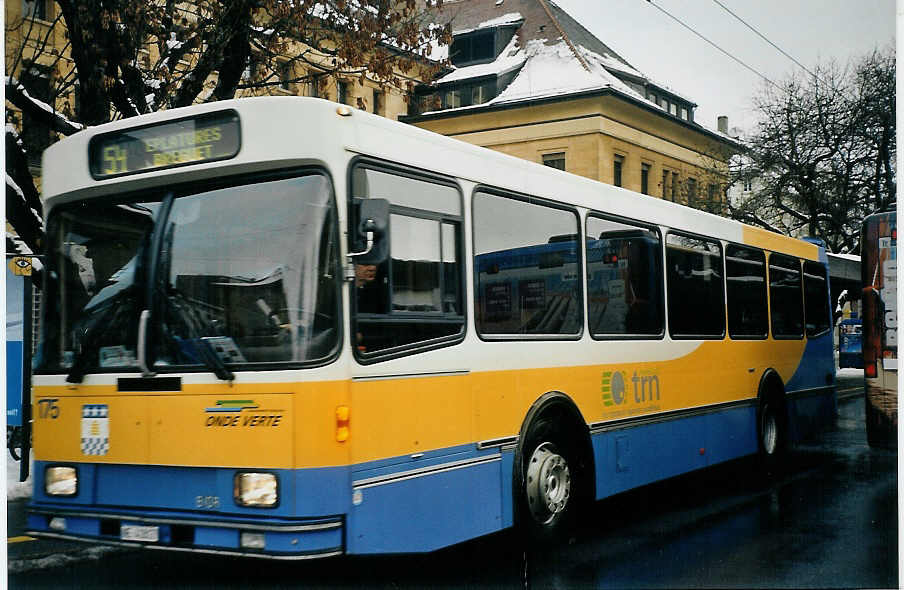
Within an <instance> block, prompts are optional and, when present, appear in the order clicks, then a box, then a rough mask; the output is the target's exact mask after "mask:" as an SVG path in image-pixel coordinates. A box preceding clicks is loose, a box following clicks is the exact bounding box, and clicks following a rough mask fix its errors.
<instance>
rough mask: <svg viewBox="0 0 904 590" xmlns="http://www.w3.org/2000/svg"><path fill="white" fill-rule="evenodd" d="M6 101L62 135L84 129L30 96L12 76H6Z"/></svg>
mask: <svg viewBox="0 0 904 590" xmlns="http://www.w3.org/2000/svg"><path fill="white" fill-rule="evenodd" d="M6 100H8V101H10V102H11V103H13V104H14V105H16V106H17V107H19V108H20V109H22V111H23V112H25V113H28V114H29V115H30V116H33V117H35V118H37V119H40V120H43V121H45V122H46V123H47V124H48V125H50V127H51V128H52V129H53V130H54V131H58V132H59V133H62V134H63V135H72V134H73V133H76V132H78V131H81V130H82V129H84V128H85V126H84V125H82V124H81V123H76V122H75V121H72V120H70V119H68V118H67V117H65V116H64V115H63V114H62V113H60V112H59V111H57V110H56V109H54V108H53V107H52V106H50V105H49V104H47V103H46V102H44V101H42V100H38V99H37V98H35V97H33V96H31V95H30V94H29V93H28V90H26V88H25V86H23V85H22V83H21V82H19V81H18V80H16V79H15V78H13V77H12V76H6Z"/></svg>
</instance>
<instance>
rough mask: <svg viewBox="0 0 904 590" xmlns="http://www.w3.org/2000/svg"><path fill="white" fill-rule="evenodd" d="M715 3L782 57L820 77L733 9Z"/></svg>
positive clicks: (717, 1)
mask: <svg viewBox="0 0 904 590" xmlns="http://www.w3.org/2000/svg"><path fill="white" fill-rule="evenodd" d="M713 2H715V3H716V4H718V5H719V6H721V7H722V10H724V11H725V12H727V13H728V14H730V15H731V16H733V17H735V18H736V19H737V20H738V21H739V22H740V23H741V24H743V25H744V26H745V27H747V28H748V29H750V30H751V31H753V32H754V33H756V35H757V36H758V37H759V38H760V39H762V40H763V41H765V42H766V43H768V44H769V45H772V46H773V47H774V48H775V49H776V50H778V52H779V53H781V54H782V55H784V56H785V57H787V58H788V59H790V60H791V61H793V62H794V63H796V64H797V65H798V66H800V67H801V69H803V70H804V71H805V72H807V73H808V74H810V75H811V76H813V77H814V78H818V76H817V75H816V74H814V73H813V72H811V71H810V69H809V68H807V66H805V65H804V64H802V63H800V62H799V61H797V60H796V59H794V56H792V55H791V54H790V53H788V52H787V51H785V50H784V49H782V48H781V47H779V46H778V45H776V44H775V43H773V42H772V41H771V40H770V39H769V38H768V37H766V35H764V34H762V33H761V32H759V31H758V30H757V29H756V27H754V26H753V25H751V24H750V23H748V22H747V21H746V20H744V19H743V18H741V17H740V16H738V15H737V14H735V13H734V12H733V11H732V10H731V9H729V8H728V7H727V6H725V5H724V4H722V2H720V1H719V0H713Z"/></svg>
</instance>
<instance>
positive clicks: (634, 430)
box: [593, 404, 757, 498]
mask: <svg viewBox="0 0 904 590" xmlns="http://www.w3.org/2000/svg"><path fill="white" fill-rule="evenodd" d="M756 450H757V433H756V407H755V406H754V405H752V404H750V405H745V406H741V407H735V408H731V409H727V410H722V411H718V412H711V413H708V414H703V415H697V416H690V417H684V418H675V419H671V420H664V421H661V422H655V423H650V424H641V425H638V426H627V427H625V428H621V429H619V430H611V431H608V432H603V433H600V434H596V435H594V436H593V451H594V459H595V461H596V466H597V480H596V495H597V498H605V497H608V496H611V495H613V494H617V493H620V492H623V491H625V490H629V489H632V488H636V487H638V486H642V485H646V484H648V483H652V482H654V481H659V480H662V479H667V478H669V477H673V476H676V475H680V474H682V473H687V472H688V471H693V470H696V469H702V468H704V467H707V466H709V465H715V464H717V463H721V462H723V461H730V460H731V459H736V458H738V457H743V456H745V455H749V454H752V453H755V452H756Z"/></svg>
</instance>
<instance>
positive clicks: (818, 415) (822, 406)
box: [785, 332, 837, 442]
mask: <svg viewBox="0 0 904 590" xmlns="http://www.w3.org/2000/svg"><path fill="white" fill-rule="evenodd" d="M832 347H833V342H832V333H831V332H827V333H826V334H823V335H822V336H818V337H816V338H811V339H810V340H808V341H807V346H806V348H805V349H804V355H803V358H802V359H801V362H800V365H799V366H798V368H797V371H795V373H794V376H793V377H791V379H789V380H788V383H787V384H786V385H785V392H786V394H787V400H788V405H787V412H788V420H789V425H790V436H791V440H792V441H793V442H797V441H800V440H803V439H806V438H807V437H809V436H812V435H813V434H815V433H817V432H819V431H821V430H823V429H825V428H826V427H827V426H828V425H829V424H830V423H831V422H832V420H833V419H834V418H835V415H836V414H837V404H836V399H835V368H834V362H835V361H834V358H833V349H832Z"/></svg>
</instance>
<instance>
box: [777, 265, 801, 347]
mask: <svg viewBox="0 0 904 590" xmlns="http://www.w3.org/2000/svg"><path fill="white" fill-rule="evenodd" d="M800 279H801V276H800V261H799V260H798V259H797V258H791V257H790V256H782V255H781V254H772V255H771V256H769V298H770V301H771V303H772V336H773V338H784V339H799V338H803V337H804V309H803V295H802V293H801V284H800Z"/></svg>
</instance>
